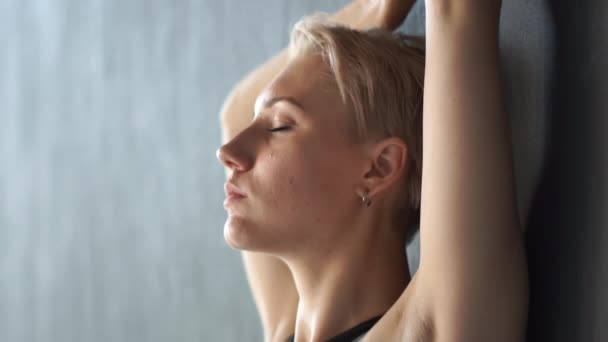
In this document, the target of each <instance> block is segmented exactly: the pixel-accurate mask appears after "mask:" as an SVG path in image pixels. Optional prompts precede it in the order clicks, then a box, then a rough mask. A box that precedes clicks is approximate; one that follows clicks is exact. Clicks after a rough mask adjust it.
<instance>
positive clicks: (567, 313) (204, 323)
mask: <svg viewBox="0 0 608 342" xmlns="http://www.w3.org/2000/svg"><path fill="white" fill-rule="evenodd" d="M595 2H596V3H597V5H596V6H595V7H591V6H590V5H577V6H575V5H569V2H567V1H554V2H551V3H544V2H530V1H523V0H513V1H504V4H503V17H502V22H501V39H502V41H501V49H502V57H503V69H504V72H505V82H506V93H507V99H508V109H509V112H510V114H511V125H512V131H513V141H514V149H515V164H516V175H517V190H518V200H519V209H520V214H521V218H522V222H524V223H525V225H526V227H527V228H528V237H529V245H528V247H529V255H530V265H531V268H530V269H531V279H532V306H531V319H530V336H531V338H532V339H531V340H534V341H540V340H543V341H544V340H552V341H557V340H560V341H562V340H563V341H574V340H580V341H591V340H598V341H599V340H605V339H608V331H606V328H605V327H606V326H607V325H606V324H605V323H607V322H606V313H607V309H606V304H607V298H608V297H607V296H606V295H602V293H603V292H602V288H603V287H606V286H607V285H608V279H606V278H607V277H608V269H607V267H608V264H607V262H606V261H604V260H605V259H606V258H605V257H606V255H605V254H606V253H605V252H603V250H605V248H602V246H607V245H608V236H606V233H605V228H606V215H605V214H604V213H605V210H602V209H603V208H604V207H605V206H606V193H607V188H606V182H605V178H604V177H603V175H604V174H606V171H607V168H606V153H605V150H604V149H605V148H604V147H603V146H605V145H606V138H605V135H602V134H601V133H602V131H601V130H602V129H606V128H607V123H606V115H605V112H606V111H605V108H606V105H607V104H606V100H605V99H606V98H607V97H606V95H607V94H606V89H607V87H606V80H607V76H608V75H607V74H606V64H605V62H604V61H605V60H607V57H608V56H606V48H605V44H604V45H602V43H603V41H605V37H607V36H608V32H607V30H606V29H607V28H608V25H607V24H606V23H605V22H604V21H603V18H606V17H607V15H608V12H607V11H606V5H604V4H603V3H602V2H600V1H595ZM345 3H347V1H346V0H341V1H337V0H334V1H321V0H317V1H296V0H289V1H281V0H260V1H235V0H230V1H213V2H212V1H211V0H206V1H205V0H203V1H193V0H191V1H170V0H155V1H151V0H131V1H118V0H87V1H82V0H51V1H43V0H0V47H1V49H2V50H1V51H0V341H19V342H20V341H28V342H29V341H61V342H69V341H254V340H261V339H262V331H261V328H260V323H259V319H258V317H257V313H256V309H255V306H254V303H253V300H252V298H251V294H250V292H249V288H248V285H247V281H246V277H245V273H244V270H243V266H242V262H241V259H240V254H239V252H237V251H234V250H232V249H230V248H229V247H228V246H227V245H226V244H225V243H224V241H223V233H222V229H223V224H224V221H225V218H226V215H225V212H224V210H223V207H222V200H223V197H224V196H223V189H222V184H223V181H224V173H223V169H222V167H221V166H220V164H219V163H218V162H217V160H216V159H215V150H216V149H217V148H218V147H219V145H220V140H221V138H220V130H219V122H218V113H219V108H220V106H221V103H222V101H223V99H224V97H225V95H226V94H227V92H228V91H229V90H230V88H231V86H232V85H233V84H234V83H235V82H236V81H237V80H238V79H240V78H241V77H242V76H243V75H244V74H245V73H246V72H247V71H249V70H251V69H252V68H253V67H255V66H256V65H258V64H259V63H261V62H262V61H264V60H265V59H266V58H268V57H270V56H271V55H272V54H274V53H276V52H277V51H278V50H279V49H280V48H281V47H283V46H284V45H285V44H286V43H287V40H288V32H289V29H290V26H291V25H292V24H293V23H294V22H295V21H296V20H297V19H298V18H300V17H301V16H302V15H305V14H308V13H311V12H312V11H314V10H325V11H333V10H336V9H337V8H339V7H340V6H341V5H343V4H345ZM401 30H403V31H406V32H411V33H423V31H424V8H423V6H422V3H421V1H419V3H418V4H417V5H416V7H415V9H414V11H413V13H412V15H411V17H410V18H408V20H407V22H406V23H405V24H404V26H403V27H402V28H401ZM554 39H555V42H554ZM602 142H603V145H602ZM602 234H603V235H602ZM408 252H409V254H410V256H411V262H412V268H413V269H414V270H415V269H416V267H417V254H418V244H417V241H415V242H414V243H413V245H412V246H411V247H410V248H409V250H408ZM602 253H603V254H602ZM602 257H604V259H601V258H602ZM584 291H586V292H584ZM597 299H600V300H599V301H598V300H597ZM602 323H604V324H603V325H602ZM602 329H604V330H602ZM544 337H551V338H544ZM560 338H561V339H560ZM578 338H580V339H578Z"/></svg>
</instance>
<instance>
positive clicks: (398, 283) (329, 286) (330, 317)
mask: <svg viewBox="0 0 608 342" xmlns="http://www.w3.org/2000/svg"><path fill="white" fill-rule="evenodd" d="M369 219H370V220H371V218H369ZM364 226H365V224H360V225H359V227H357V226H354V227H353V226H351V227H350V228H349V229H348V234H343V237H341V238H340V240H339V241H336V243H335V244H332V247H331V248H324V250H322V251H320V249H322V248H315V249H314V250H311V249H310V248H309V249H308V250H309V251H310V255H298V256H294V255H291V256H290V257H288V258H287V257H286V258H283V259H284V261H285V262H286V264H287V265H288V266H289V268H290V270H291V272H292V274H293V277H294V281H295V285H296V288H297V290H298V294H299V296H300V301H299V304H298V311H297V317H296V327H295V340H296V341H324V340H327V339H329V338H331V337H333V336H335V335H338V334H339V333H340V332H342V331H345V330H347V329H349V328H351V327H353V326H355V325H357V324H358V323H361V322H363V321H365V320H368V319H370V318H372V317H375V316H378V315H382V314H384V313H385V312H386V311H388V310H389V308H390V307H391V306H392V305H393V304H394V303H395V302H396V301H397V299H398V298H399V297H400V296H401V294H402V293H403V291H404V290H405V288H406V287H407V285H408V283H409V281H410V273H409V268H408V262H407V255H406V253H405V246H404V244H403V234H401V232H398V230H395V229H392V228H393V227H388V226H385V227H381V228H382V229H370V228H369V227H370V226H368V227H367V229H365V227H364ZM372 227H375V228H380V227H379V226H372ZM384 228H387V229H384ZM392 232H394V233H392ZM320 245H322V244H320Z"/></svg>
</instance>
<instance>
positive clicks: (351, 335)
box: [285, 314, 384, 342]
mask: <svg viewBox="0 0 608 342" xmlns="http://www.w3.org/2000/svg"><path fill="white" fill-rule="evenodd" d="M382 316H384V314H382V315H379V316H376V317H374V318H370V319H368V320H367V321H365V322H361V323H359V324H357V325H356V326H354V327H352V328H350V329H348V330H346V331H343V332H341V333H339V334H338V335H336V336H334V337H332V338H330V339H329V340H327V342H351V341H353V340H354V339H355V338H357V337H359V336H361V335H363V334H365V333H366V332H368V331H369V330H370V329H371V328H372V327H373V326H374V324H376V322H378V320H380V318H382ZM293 339H294V335H291V336H289V337H288V338H287V339H286V340H285V342H294V340H293Z"/></svg>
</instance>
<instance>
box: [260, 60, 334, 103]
mask: <svg viewBox="0 0 608 342" xmlns="http://www.w3.org/2000/svg"><path fill="white" fill-rule="evenodd" d="M282 97H289V98H292V99H293V100H295V101H296V102H297V103H299V104H300V105H301V106H302V107H303V110H304V111H305V112H309V113H318V112H320V111H326V110H327V109H332V110H336V109H337V108H336V107H340V106H341V105H342V101H341V98H340V96H339V92H338V89H337V87H336V86H335V82H333V81H331V75H330V73H329V68H328V67H327V65H326V64H325V62H323V59H322V58H321V57H320V56H303V57H298V58H297V59H294V60H292V61H290V62H289V63H288V64H287V65H286V67H285V68H284V69H283V70H282V71H281V72H280V73H279V75H277V77H276V78H275V79H274V80H273V81H272V82H271V83H270V84H269V85H268V86H267V87H266V88H265V89H264V90H263V91H262V92H261V93H260V95H259V96H258V98H257V100H256V103H255V112H256V113H259V112H260V111H261V110H263V109H264V104H266V103H267V102H268V101H269V100H271V99H274V98H282Z"/></svg>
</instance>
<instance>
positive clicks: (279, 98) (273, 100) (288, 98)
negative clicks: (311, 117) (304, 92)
mask: <svg viewBox="0 0 608 342" xmlns="http://www.w3.org/2000/svg"><path fill="white" fill-rule="evenodd" d="M281 101H284V102H288V103H290V104H292V105H294V106H296V107H299V108H300V109H301V110H304V107H303V106H302V105H301V104H300V103H299V102H298V101H297V100H296V99H295V98H293V97H291V96H276V97H273V98H270V99H268V100H266V101H264V103H263V104H262V108H269V107H272V106H273V105H274V104H275V103H277V102H281ZM253 117H255V111H254V112H253Z"/></svg>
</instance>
